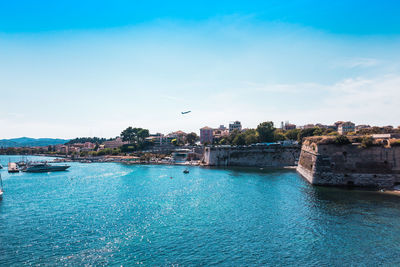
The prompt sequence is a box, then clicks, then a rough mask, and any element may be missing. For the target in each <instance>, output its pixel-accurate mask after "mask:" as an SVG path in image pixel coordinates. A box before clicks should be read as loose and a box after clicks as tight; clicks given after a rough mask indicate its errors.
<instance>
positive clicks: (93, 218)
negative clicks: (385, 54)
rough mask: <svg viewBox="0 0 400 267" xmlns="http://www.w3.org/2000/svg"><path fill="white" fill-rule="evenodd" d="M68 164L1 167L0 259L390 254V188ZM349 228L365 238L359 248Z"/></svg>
mask: <svg viewBox="0 0 400 267" xmlns="http://www.w3.org/2000/svg"><path fill="white" fill-rule="evenodd" d="M10 158H11V161H14V162H18V161H20V157H17V156H13V157H10ZM8 160H9V157H8V156H0V162H1V164H3V165H7V162H8ZM29 160H30V161H36V162H37V161H50V160H51V158H42V157H30V158H29ZM68 165H70V166H71V167H70V168H69V169H68V171H63V172H51V173H24V172H20V173H8V172H7V170H6V169H3V170H1V171H0V173H1V176H2V178H3V188H4V196H3V200H2V201H1V202H0V222H1V223H0V240H3V241H4V242H2V248H1V250H2V253H1V255H0V261H1V262H2V264H3V265H5V266H8V265H13V264H14V265H39V264H42V265H69V266H76V265H80V264H81V263H82V262H85V264H88V265H119V263H120V261H121V259H124V260H123V261H124V263H125V264H124V265H134V264H136V262H141V263H142V264H143V265H170V264H173V263H174V262H176V260H177V259H179V262H180V263H181V264H182V265H186V264H187V265H191V264H193V265H204V264H206V263H208V265H212V264H213V263H216V262H219V261H224V262H225V263H226V264H228V265H230V266H240V265H264V264H263V263H269V264H270V265H294V264H297V265H300V266H304V265H306V264H307V263H309V262H315V263H318V264H319V265H329V264H333V265H335V263H341V264H342V265H351V263H353V262H355V261H356V262H357V263H358V264H360V265H368V264H369V263H371V262H377V261H376V257H375V255H377V254H378V253H379V254H380V255H381V257H382V258H390V257H392V255H397V253H400V249H399V247H398V246H397V244H398V243H399V242H400V223H399V222H398V220H397V216H398V214H400V209H399V206H398V201H399V200H398V197H397V196H391V195H387V194H383V193H381V192H376V191H358V190H344V189H336V188H321V187H315V186H312V185H310V184H309V183H308V182H307V181H305V180H304V179H303V178H302V177H301V176H300V175H299V174H297V173H296V171H295V170H276V169H275V170H267V169H264V170H260V169H259V168H238V167H230V168H226V167H225V168H203V167H199V166H183V165H182V166H181V165H139V164H134V165H127V164H120V163H106V164H105V163H96V162H94V163H91V164H86V163H80V162H70V163H68ZM186 169H187V170H188V171H189V173H185V172H184V171H185V170H186ZM377 221H379V224H377V223H376V222H377ZM50 225H51V227H50V228H49V226H50ZM30 229H34V230H30ZM177 235H179V242H175V241H174V240H176V238H177ZM359 236H363V240H364V241H365V242H366V243H368V244H371V243H372V244H375V245H374V246H371V247H370V248H369V250H368V251H369V253H367V254H364V253H363V252H364V251H365V246H364V245H363V244H362V243H361V242H359V241H358V239H357V238H356V237H359ZM294 237H299V238H294ZM249 238H251V240H252V241H251V242H248V240H249ZM7 240H8V242H6V241H7ZM288 240H291V242H294V243H293V245H289V244H288ZM11 241H12V242H11ZM243 244H247V245H246V246H245V247H244V246H243ZM193 247H196V250H193ZM282 247H285V249H284V250H281V249H280V248H282ZM18 248H23V249H22V250H18ZM311 248H312V249H311ZM331 249H335V250H337V252H338V253H335V254H330V253H328V251H329V250H331ZM160 251H164V252H163V253H161V252H160ZM165 251H170V252H168V253H167V252H165ZM266 251H274V253H264V252H266ZM346 251H351V253H352V255H353V256H352V257H349V256H348V254H346ZM254 253H256V254H257V255H258V256H257V257H253V256H252V255H254ZM32 254H35V255H36V256H35V257H31V255H32ZM127 255H129V256H127ZM210 255H212V260H211V261H210ZM189 263H190V264H189Z"/></svg>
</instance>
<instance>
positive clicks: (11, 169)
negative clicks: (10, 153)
mask: <svg viewBox="0 0 400 267" xmlns="http://www.w3.org/2000/svg"><path fill="white" fill-rule="evenodd" d="M8 172H9V173H15V172H19V169H18V166H17V164H16V163H15V162H9V163H8Z"/></svg>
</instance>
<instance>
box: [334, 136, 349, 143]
mask: <svg viewBox="0 0 400 267" xmlns="http://www.w3.org/2000/svg"><path fill="white" fill-rule="evenodd" d="M335 144H337V145H347V144H350V140H349V138H347V136H345V135H338V136H336V138H335Z"/></svg>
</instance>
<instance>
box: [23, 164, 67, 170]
mask: <svg viewBox="0 0 400 267" xmlns="http://www.w3.org/2000/svg"><path fill="white" fill-rule="evenodd" d="M69 167H70V166H68V165H50V164H48V163H47V162H41V163H33V164H32V163H28V165H27V166H26V168H25V169H23V171H24V172H57V171H65V170H67V169H68V168H69Z"/></svg>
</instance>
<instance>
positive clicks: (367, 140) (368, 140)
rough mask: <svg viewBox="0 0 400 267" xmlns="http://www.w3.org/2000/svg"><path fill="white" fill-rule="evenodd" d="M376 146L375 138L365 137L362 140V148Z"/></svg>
mask: <svg viewBox="0 0 400 267" xmlns="http://www.w3.org/2000/svg"><path fill="white" fill-rule="evenodd" d="M373 145H374V138H372V136H364V137H363V138H362V140H361V147H362V148H367V147H370V146H373Z"/></svg>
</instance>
